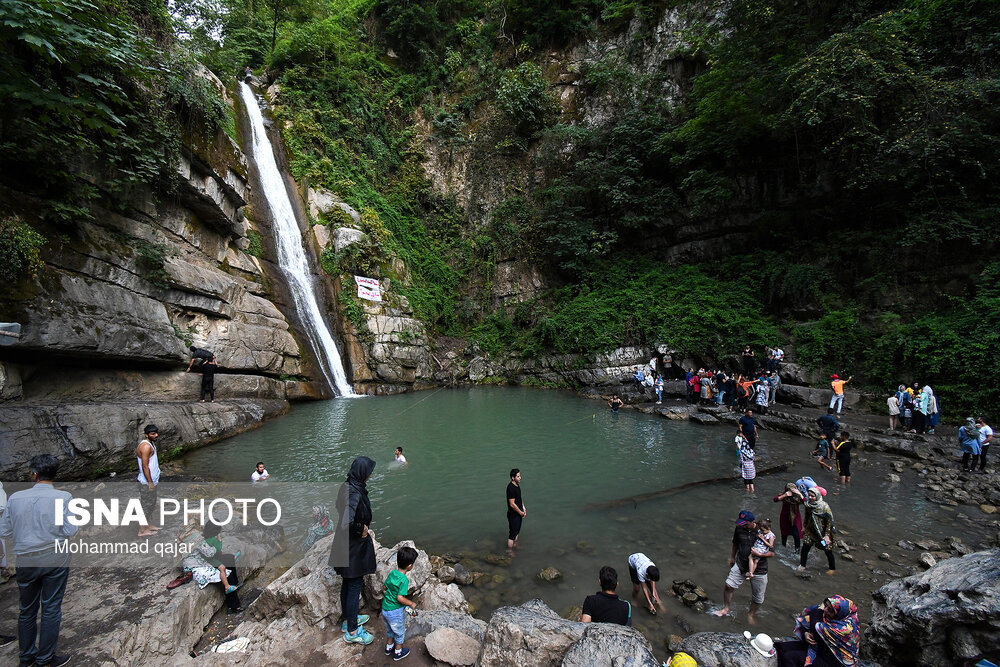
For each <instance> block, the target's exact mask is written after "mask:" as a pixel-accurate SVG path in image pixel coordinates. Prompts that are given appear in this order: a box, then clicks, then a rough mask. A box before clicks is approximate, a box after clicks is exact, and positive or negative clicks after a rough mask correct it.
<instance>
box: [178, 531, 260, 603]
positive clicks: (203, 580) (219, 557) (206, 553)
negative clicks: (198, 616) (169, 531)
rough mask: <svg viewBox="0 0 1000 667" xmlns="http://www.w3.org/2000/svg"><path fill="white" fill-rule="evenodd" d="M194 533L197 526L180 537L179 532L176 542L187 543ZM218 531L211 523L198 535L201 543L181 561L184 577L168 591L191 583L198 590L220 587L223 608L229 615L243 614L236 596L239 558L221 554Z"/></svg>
mask: <svg viewBox="0 0 1000 667" xmlns="http://www.w3.org/2000/svg"><path fill="white" fill-rule="evenodd" d="M195 529H196V526H194V525H192V526H190V527H188V529H187V530H186V531H184V532H183V533H181V531H180V530H178V531H177V540H178V541H179V542H184V541H186V540H187V538H188V537H190V536H191V535H192V534H193V533H194V531H195ZM221 531H222V527H221V526H219V525H218V524H216V523H213V522H211V521H210V522H209V523H207V524H205V527H204V528H202V531H201V537H202V539H201V543H200V544H199V545H198V546H196V547H195V548H194V549H193V550H192V551H191V553H189V554H188V555H187V556H185V558H184V560H182V561H181V567H182V568H183V574H181V576H179V577H177V578H176V579H174V580H173V581H171V582H170V583H169V584H167V588H176V587H177V586H179V585H181V584H184V583H186V582H188V581H190V580H191V579H194V581H195V582H196V583H197V584H198V588H205V586H207V585H209V584H213V583H216V584H221V585H222V591H223V594H224V595H225V596H226V605H227V606H228V607H229V611H230V613H233V614H236V613H239V612H241V611H243V605H242V604H241V603H240V596H239V595H238V594H237V592H236V591H237V589H239V588H240V586H242V585H243V584H241V583H240V579H239V576H238V575H237V574H236V561H238V560H239V558H240V552H239V551H237V552H236V553H235V554H225V553H222V540H221V539H219V533H220V532H221Z"/></svg>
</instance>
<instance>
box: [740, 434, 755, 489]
mask: <svg viewBox="0 0 1000 667" xmlns="http://www.w3.org/2000/svg"><path fill="white" fill-rule="evenodd" d="M736 449H738V450H739V452H740V469H741V470H742V472H743V484H745V485H746V487H747V492H748V493H753V492H754V491H755V489H754V486H753V481H754V480H755V479H756V478H757V466H756V464H755V463H754V460H753V458H754V453H753V450H752V449H750V443H749V442H748V441H747V439H746V438H745V437H743V434H742V433H740V432H737V433H736Z"/></svg>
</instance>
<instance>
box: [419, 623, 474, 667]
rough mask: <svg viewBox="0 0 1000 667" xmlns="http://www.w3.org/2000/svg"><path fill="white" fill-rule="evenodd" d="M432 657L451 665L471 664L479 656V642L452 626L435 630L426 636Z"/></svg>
mask: <svg viewBox="0 0 1000 667" xmlns="http://www.w3.org/2000/svg"><path fill="white" fill-rule="evenodd" d="M424 646H426V647H427V652H428V653H430V654H431V657H432V658H434V659H435V660H438V661H440V662H443V663H446V664H449V665H471V664H474V663H475V662H476V658H477V657H478V656H479V642H478V641H476V640H475V639H473V638H472V637H470V636H469V635H467V634H464V633H461V632H459V631H458V630H453V629H452V628H441V629H440V630H435V631H434V632H432V633H430V634H429V635H427V636H426V637H425V638H424Z"/></svg>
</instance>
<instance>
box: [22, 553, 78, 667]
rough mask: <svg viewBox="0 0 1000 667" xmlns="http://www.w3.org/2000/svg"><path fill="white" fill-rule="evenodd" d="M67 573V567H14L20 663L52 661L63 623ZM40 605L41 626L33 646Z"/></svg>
mask: <svg viewBox="0 0 1000 667" xmlns="http://www.w3.org/2000/svg"><path fill="white" fill-rule="evenodd" d="M68 576H69V568H68V567H19V568H17V575H16V578H17V588H18V591H19V592H20V594H21V614H20V615H19V616H18V618H17V636H18V639H19V640H20V647H21V653H20V657H21V662H31V661H32V660H34V661H35V662H36V663H37V664H39V665H47V664H49V663H50V662H52V657H53V656H54V655H55V652H56V641H57V640H58V639H59V625H60V624H61V623H62V601H63V594H64V593H66V578H67V577H68ZM39 606H41V608H42V627H41V631H40V632H38V647H37V648H36V647H35V634H36V631H38V608H39Z"/></svg>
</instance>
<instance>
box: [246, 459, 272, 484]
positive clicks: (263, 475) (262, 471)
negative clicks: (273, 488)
mask: <svg viewBox="0 0 1000 667" xmlns="http://www.w3.org/2000/svg"><path fill="white" fill-rule="evenodd" d="M270 476H271V473H269V472H268V471H267V468H265V467H264V462H263V461H257V465H256V466H254V469H253V472H252V473H250V481H252V482H263V481H264V480H265V479H267V478H268V477H270Z"/></svg>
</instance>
